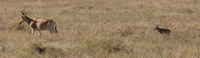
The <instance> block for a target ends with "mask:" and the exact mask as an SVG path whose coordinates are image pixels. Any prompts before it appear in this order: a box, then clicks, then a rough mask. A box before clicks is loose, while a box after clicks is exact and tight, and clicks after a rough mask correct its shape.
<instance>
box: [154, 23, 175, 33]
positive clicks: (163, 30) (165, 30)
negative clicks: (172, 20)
mask: <svg viewBox="0 0 200 58" xmlns="http://www.w3.org/2000/svg"><path fill="white" fill-rule="evenodd" d="M158 26H159V25H156V26H155V29H154V30H157V31H158V32H159V33H160V34H167V35H169V34H170V32H171V31H170V30H169V29H163V28H159V27H158Z"/></svg>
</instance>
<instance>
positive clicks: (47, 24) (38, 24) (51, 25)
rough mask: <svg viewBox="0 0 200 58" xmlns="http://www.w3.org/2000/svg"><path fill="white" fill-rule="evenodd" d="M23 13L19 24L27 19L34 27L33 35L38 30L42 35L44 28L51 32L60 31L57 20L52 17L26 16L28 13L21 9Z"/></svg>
mask: <svg viewBox="0 0 200 58" xmlns="http://www.w3.org/2000/svg"><path fill="white" fill-rule="evenodd" d="M21 13H22V16H21V18H20V21H19V25H21V23H23V22H24V21H25V22H26V23H27V24H28V25H29V26H30V27H31V29H32V32H31V35H33V34H34V32H35V31H36V30H37V31H38V33H39V35H40V37H41V36H42V34H41V31H42V30H49V32H50V33H51V34H53V33H55V34H57V33H58V31H57V28H56V22H55V21H53V20H52V19H41V18H29V17H27V16H26V13H24V11H23V10H22V11H21Z"/></svg>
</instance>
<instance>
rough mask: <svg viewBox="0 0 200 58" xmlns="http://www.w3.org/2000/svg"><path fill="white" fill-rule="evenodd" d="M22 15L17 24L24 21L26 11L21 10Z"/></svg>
mask: <svg viewBox="0 0 200 58" xmlns="http://www.w3.org/2000/svg"><path fill="white" fill-rule="evenodd" d="M21 13H22V16H21V17H20V21H19V25H21V23H23V22H24V21H25V17H26V13H24V10H22V11H21Z"/></svg>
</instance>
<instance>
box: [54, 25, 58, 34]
mask: <svg viewBox="0 0 200 58" xmlns="http://www.w3.org/2000/svg"><path fill="white" fill-rule="evenodd" d="M56 26H57V25H56V24H54V30H55V32H56V33H58V31H57V27H56Z"/></svg>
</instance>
